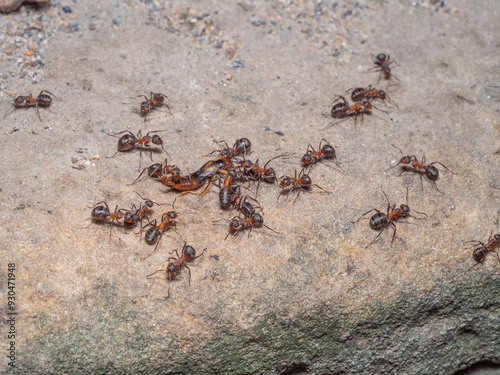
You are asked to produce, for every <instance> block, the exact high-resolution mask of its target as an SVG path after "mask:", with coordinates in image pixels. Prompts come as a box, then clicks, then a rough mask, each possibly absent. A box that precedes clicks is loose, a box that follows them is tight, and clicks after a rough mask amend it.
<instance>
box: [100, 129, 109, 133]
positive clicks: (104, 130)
mask: <svg viewBox="0 0 500 375" xmlns="http://www.w3.org/2000/svg"><path fill="white" fill-rule="evenodd" d="M108 131H109V130H108V129H107V128H101V132H103V133H107V132H108Z"/></svg>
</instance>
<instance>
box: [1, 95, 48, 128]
mask: <svg viewBox="0 0 500 375" xmlns="http://www.w3.org/2000/svg"><path fill="white" fill-rule="evenodd" d="M44 93H46V94H44ZM50 95H52V96H53V97H54V98H56V99H57V97H56V96H55V95H54V94H52V93H51V92H49V91H47V90H42V91H40V94H38V96H37V97H36V98H34V97H33V96H32V95H31V94H29V96H18V97H17V98H15V99H14V104H13V105H12V108H10V109H8V110H7V111H6V112H5V115H4V116H3V117H4V118H5V117H7V116H8V115H9V113H10V111H12V110H14V109H16V108H22V107H25V108H26V109H28V107H35V108H36V112H37V114H38V118H39V119H40V121H43V120H42V117H41V116H40V111H39V110H38V107H44V108H47V109H48V110H49V112H51V113H54V112H52V111H51V110H50V108H49V107H50V105H51V104H52V98H51V97H50Z"/></svg>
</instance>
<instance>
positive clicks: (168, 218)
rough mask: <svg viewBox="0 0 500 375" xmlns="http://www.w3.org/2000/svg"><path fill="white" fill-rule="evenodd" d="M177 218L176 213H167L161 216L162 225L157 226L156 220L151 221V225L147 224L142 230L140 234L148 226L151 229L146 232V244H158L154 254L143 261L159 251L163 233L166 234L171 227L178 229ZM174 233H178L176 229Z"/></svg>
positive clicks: (151, 253)
mask: <svg viewBox="0 0 500 375" xmlns="http://www.w3.org/2000/svg"><path fill="white" fill-rule="evenodd" d="M176 218H177V214H176V213H175V212H174V211H169V212H165V213H164V214H163V215H162V216H161V220H160V224H158V225H156V219H154V220H153V221H150V222H149V223H147V224H146V225H145V226H143V227H142V228H141V230H140V232H142V231H144V228H146V227H148V226H150V227H151V228H149V229H148V230H147V231H146V235H145V236H144V239H145V240H146V243H147V244H148V245H152V244H154V243H155V242H156V246H155V248H154V250H153V251H152V252H150V253H149V254H148V255H147V256H146V257H144V258H143V260H144V259H146V258H149V257H150V256H151V255H153V253H154V252H155V251H156V249H158V245H159V244H160V239H161V237H162V235H163V232H165V231H166V230H167V229H169V228H171V227H174V228H175V227H176V222H175V221H173V220H174V219H176ZM140 232H139V233H140ZM174 232H176V233H177V231H176V230H175V229H174ZM177 234H178V233H177Z"/></svg>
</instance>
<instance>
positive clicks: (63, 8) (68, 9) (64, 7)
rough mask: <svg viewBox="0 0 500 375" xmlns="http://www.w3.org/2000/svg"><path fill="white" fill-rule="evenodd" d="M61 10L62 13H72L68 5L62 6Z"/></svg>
mask: <svg viewBox="0 0 500 375" xmlns="http://www.w3.org/2000/svg"><path fill="white" fill-rule="evenodd" d="M62 10H63V11H64V13H71V12H72V10H71V7H70V6H69V5H65V6H63V7H62Z"/></svg>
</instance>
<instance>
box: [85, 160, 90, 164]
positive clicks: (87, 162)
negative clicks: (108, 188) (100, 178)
mask: <svg viewBox="0 0 500 375" xmlns="http://www.w3.org/2000/svg"><path fill="white" fill-rule="evenodd" d="M83 164H85V165H90V164H91V163H90V160H85V163H83Z"/></svg>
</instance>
